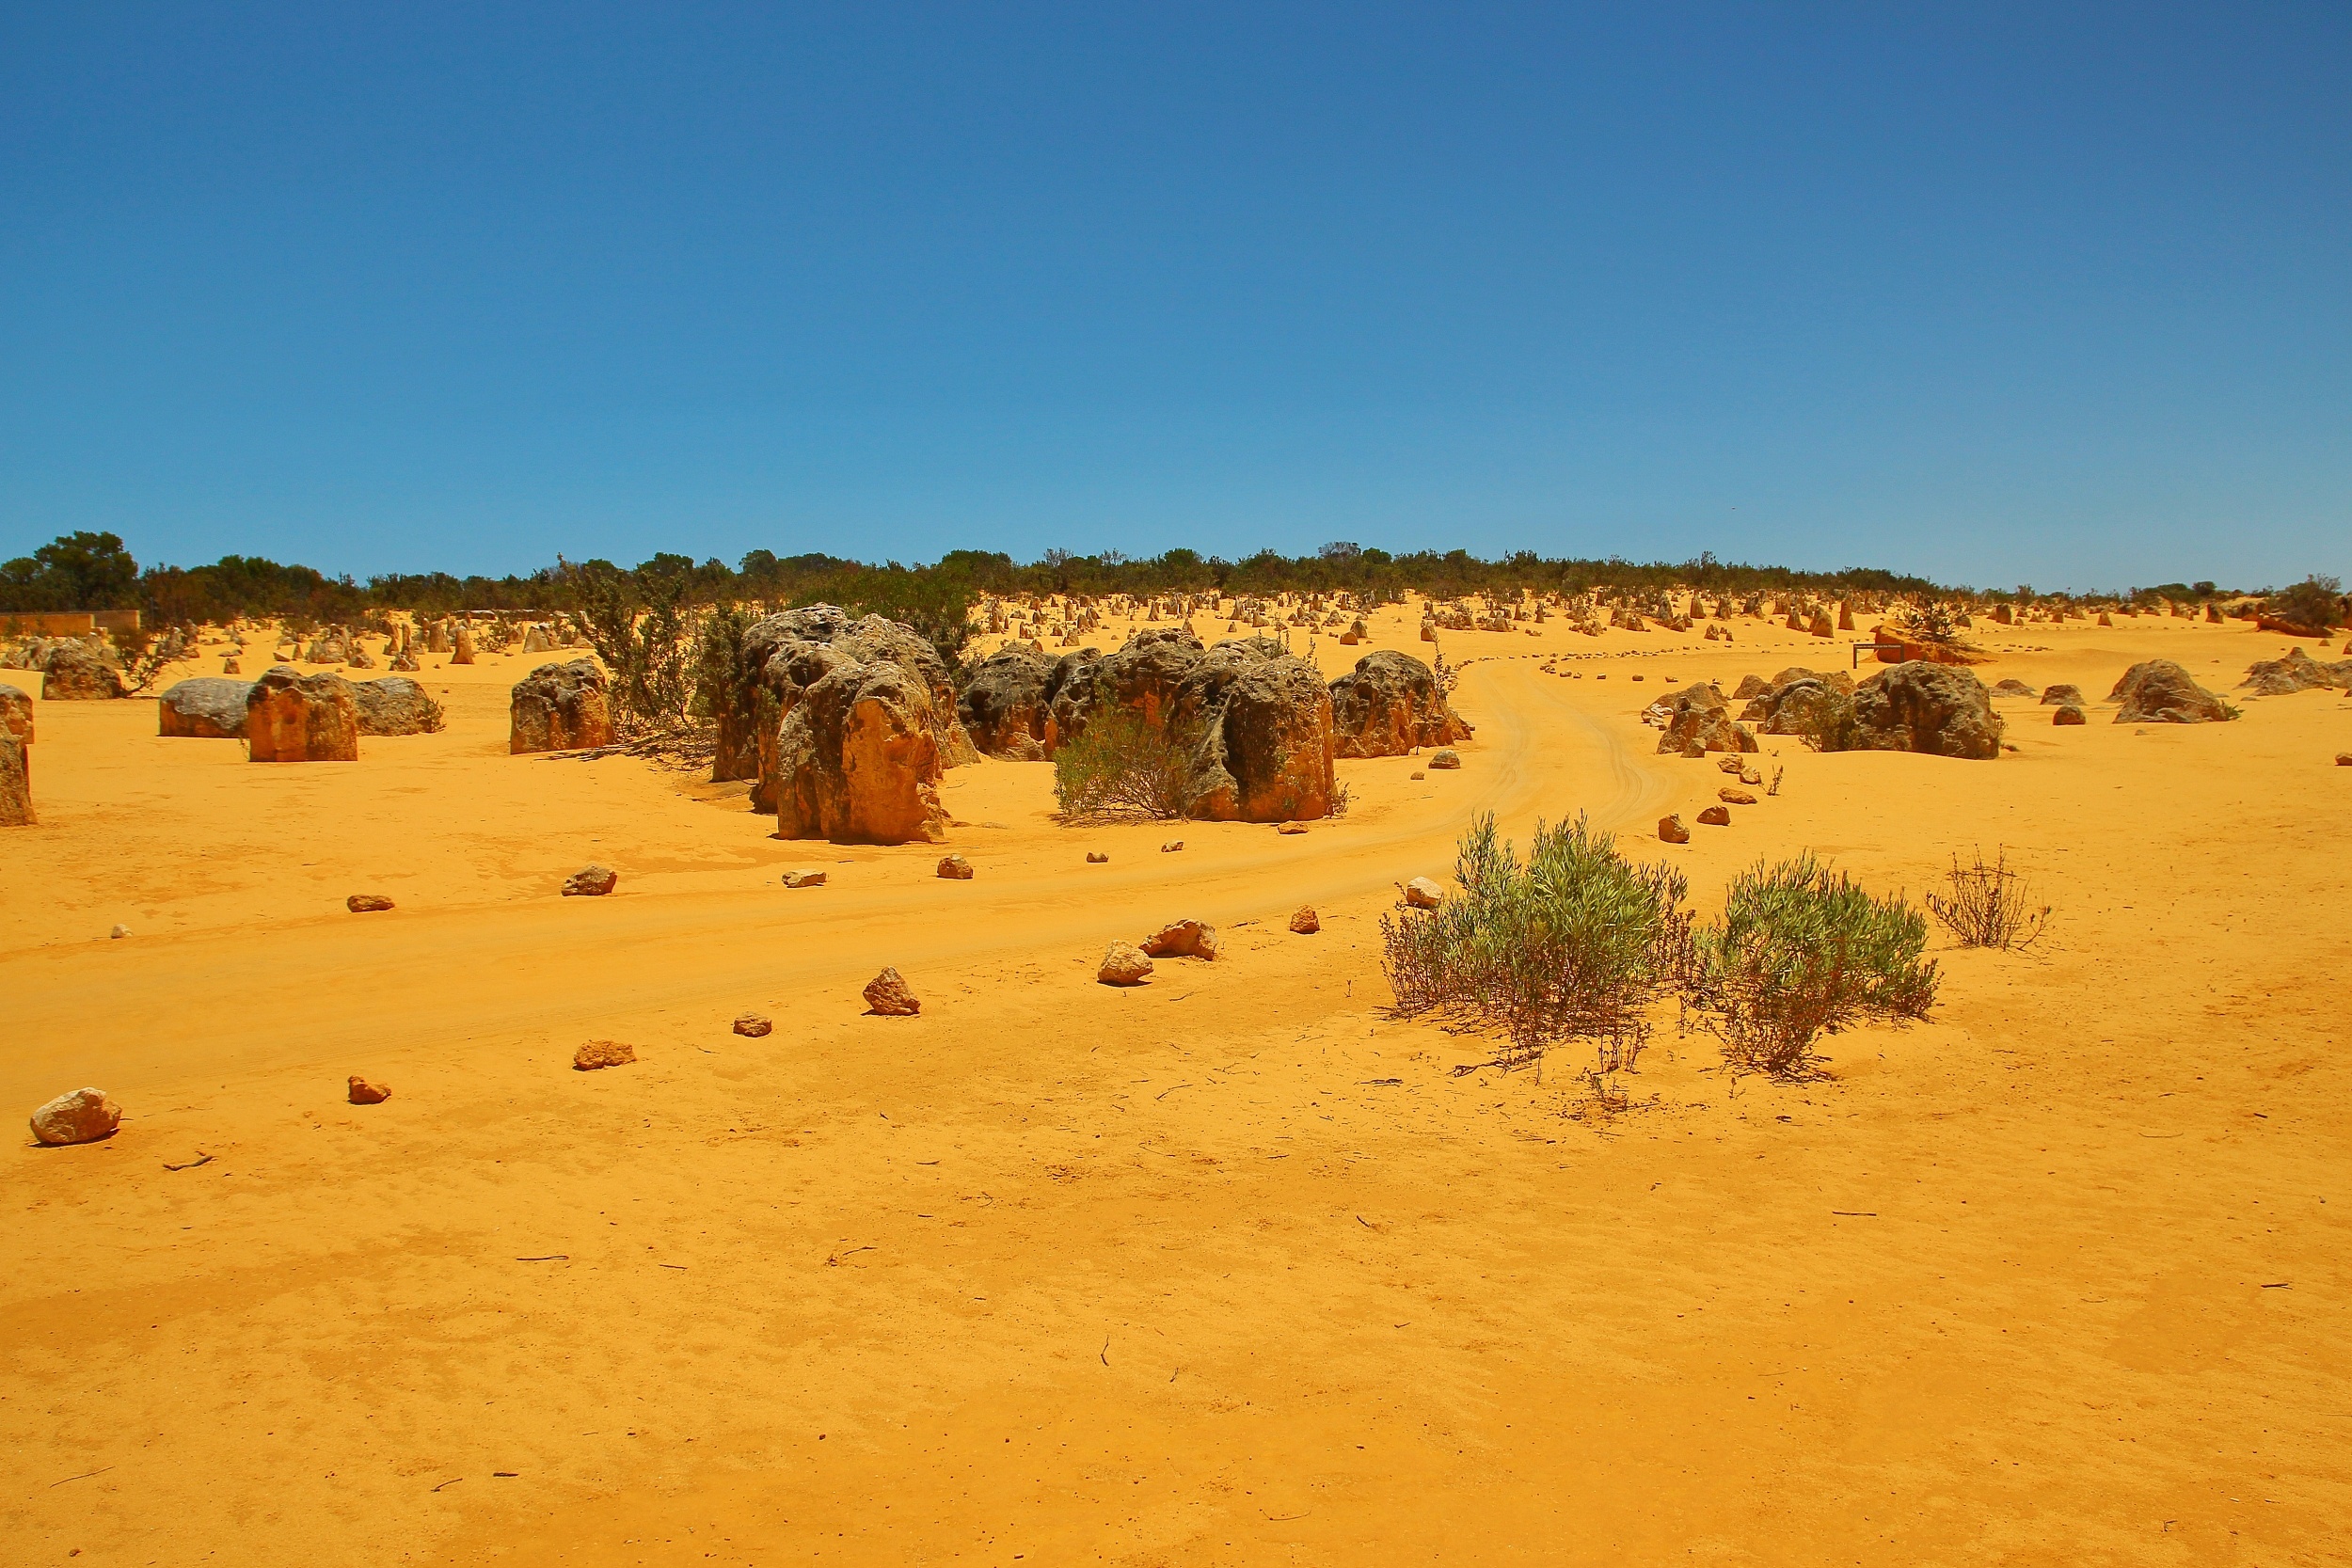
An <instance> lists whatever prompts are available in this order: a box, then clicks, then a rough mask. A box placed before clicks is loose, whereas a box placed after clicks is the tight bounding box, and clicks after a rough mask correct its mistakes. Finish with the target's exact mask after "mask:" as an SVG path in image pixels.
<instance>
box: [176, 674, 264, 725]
mask: <svg viewBox="0 0 2352 1568" xmlns="http://www.w3.org/2000/svg"><path fill="white" fill-rule="evenodd" d="M252 689H253V683H252V682H251V681H232V680H224V679H222V678H221V677H220V676H217V675H199V676H197V677H195V678H194V679H191V680H184V681H182V682H180V683H179V684H178V685H176V686H174V687H172V688H171V689H169V690H167V691H166V692H165V693H164V694H163V695H162V696H160V697H158V698H156V699H155V724H156V729H155V733H156V734H158V735H167V736H194V737H195V738H197V739H199V740H238V739H242V738H243V737H244V736H245V717H246V706H245V705H246V695H247V694H248V693H249V692H251V691H252Z"/></svg>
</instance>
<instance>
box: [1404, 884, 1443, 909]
mask: <svg viewBox="0 0 2352 1568" xmlns="http://www.w3.org/2000/svg"><path fill="white" fill-rule="evenodd" d="M1405 902H1406V905H1407V906H1409V907H1410V908H1413V909H1416V910H1434V909H1436V908H1437V907H1438V905H1440V904H1442V903H1444V902H1445V889H1443V888H1441V887H1439V886H1438V884H1437V883H1435V882H1433V881H1431V880H1430V879H1428V878H1426V877H1416V878H1414V879H1412V880H1411V881H1409V882H1406V884H1405Z"/></svg>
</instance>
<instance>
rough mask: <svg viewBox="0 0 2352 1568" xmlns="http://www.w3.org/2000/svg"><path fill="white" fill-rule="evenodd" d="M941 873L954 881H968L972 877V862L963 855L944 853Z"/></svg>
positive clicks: (941, 861) (940, 867)
mask: <svg viewBox="0 0 2352 1568" xmlns="http://www.w3.org/2000/svg"><path fill="white" fill-rule="evenodd" d="M939 874H940V876H942V877H944V878H946V879H947V880H949V881H952V882H968V881H970V880H971V879H972V863H971V862H970V861H968V860H965V859H964V858H963V857H962V856H961V855H944V856H942V857H941V858H940V862H939Z"/></svg>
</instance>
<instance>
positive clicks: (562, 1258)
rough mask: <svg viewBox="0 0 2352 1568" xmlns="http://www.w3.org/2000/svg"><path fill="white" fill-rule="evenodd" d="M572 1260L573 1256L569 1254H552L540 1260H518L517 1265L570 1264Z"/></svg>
mask: <svg viewBox="0 0 2352 1568" xmlns="http://www.w3.org/2000/svg"><path fill="white" fill-rule="evenodd" d="M571 1260H572V1255H571V1254H570V1253H568V1252H550V1253H548V1254H547V1255H546V1256H544V1257H540V1258H517V1259H515V1261H516V1262H517V1263H568V1262H570V1261H571Z"/></svg>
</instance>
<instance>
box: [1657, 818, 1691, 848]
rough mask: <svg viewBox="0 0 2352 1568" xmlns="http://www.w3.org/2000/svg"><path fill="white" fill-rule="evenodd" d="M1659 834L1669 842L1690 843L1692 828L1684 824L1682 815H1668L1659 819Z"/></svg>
mask: <svg viewBox="0 0 2352 1568" xmlns="http://www.w3.org/2000/svg"><path fill="white" fill-rule="evenodd" d="M1658 836H1659V837H1660V838H1661V839H1662V840H1664V841H1665V842H1666V843H1668V844H1688V843H1690V842H1691V830H1690V829H1688V828H1686V827H1684V826H1683V825H1682V818H1681V817H1680V816H1661V817H1660V818H1659V819H1658Z"/></svg>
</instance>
